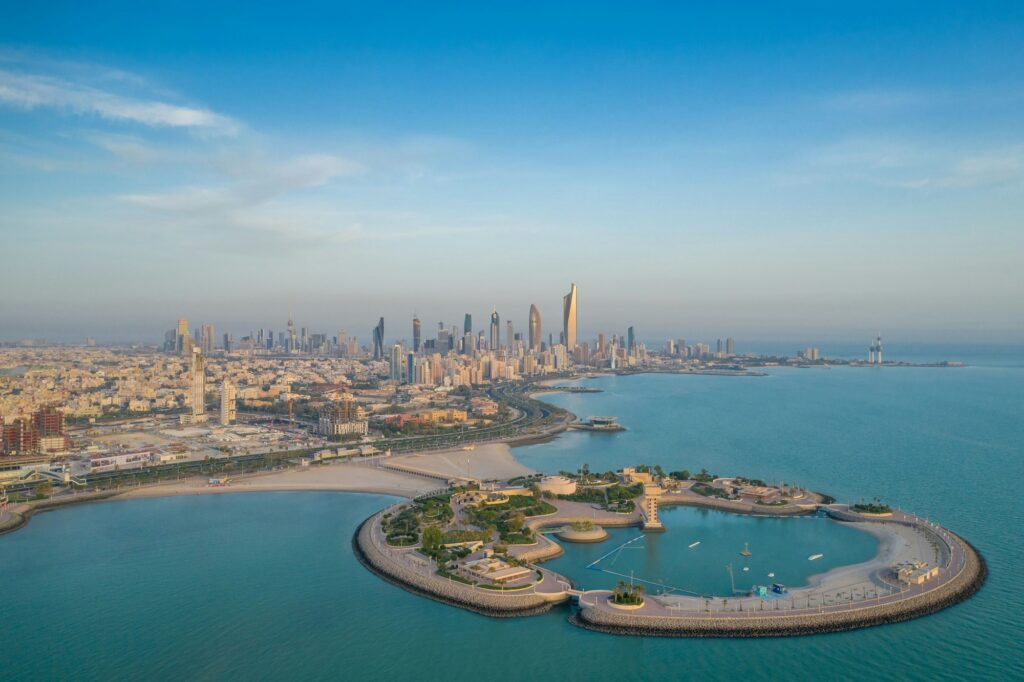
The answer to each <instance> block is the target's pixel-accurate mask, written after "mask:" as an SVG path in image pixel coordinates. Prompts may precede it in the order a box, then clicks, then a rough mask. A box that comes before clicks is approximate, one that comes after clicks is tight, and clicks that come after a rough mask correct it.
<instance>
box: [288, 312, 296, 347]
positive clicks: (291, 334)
mask: <svg viewBox="0 0 1024 682" xmlns="http://www.w3.org/2000/svg"><path fill="white" fill-rule="evenodd" d="M297 344H298V335H297V334H296V333H295V320H293V319H292V314H291V312H290V311H289V313H288V338H287V339H286V340H285V350H287V351H293V350H295V346H296V345H297Z"/></svg>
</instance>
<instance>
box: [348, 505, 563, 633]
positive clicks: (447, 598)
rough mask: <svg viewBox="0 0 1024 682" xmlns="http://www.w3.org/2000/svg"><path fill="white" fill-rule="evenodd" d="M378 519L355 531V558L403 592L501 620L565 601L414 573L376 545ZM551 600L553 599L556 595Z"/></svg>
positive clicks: (526, 614)
mask: <svg viewBox="0 0 1024 682" xmlns="http://www.w3.org/2000/svg"><path fill="white" fill-rule="evenodd" d="M379 516H380V514H375V515H374V516H371V517H370V518H369V519H367V520H366V521H364V522H363V523H362V524H361V525H360V526H359V528H358V529H356V532H355V535H354V536H353V537H352V548H353V550H354V551H355V555H356V558H357V559H358V560H359V562H360V563H361V564H363V565H364V566H365V567H366V568H367V569H369V570H370V571H371V572H373V573H375V574H376V575H378V576H379V577H381V578H383V579H384V580H387V581H388V582H390V583H392V584H394V585H397V586H399V587H401V588H403V589H406V590H409V591H410V592H414V593H416V594H419V595H422V596H425V597H429V598H430V599H434V600H436V601H440V602H444V603H446V604H452V605H454V606H459V607H462V608H464V609H468V610H470V611H475V612H476V613H481V614H484V615H487V616H496V617H499V618H504V617H512V616H528V615H534V614H538V613H544V612H546V611H548V610H550V609H551V607H552V606H553V605H554V603H556V602H557V601H564V600H565V599H566V597H564V596H561V597H557V598H555V600H554V601H552V600H549V599H547V598H545V597H544V596H543V595H539V594H535V593H529V594H509V593H502V592H500V591H494V590H485V589H483V588H478V587H474V586H471V585H466V584H464V583H460V582H458V581H455V580H446V579H445V578H443V577H441V576H438V575H430V576H426V575H423V574H422V573H418V572H416V571H413V570H411V569H409V568H407V567H405V566H403V565H402V564H400V563H399V562H397V561H395V560H394V559H393V558H392V557H390V556H388V554H387V553H386V552H385V551H383V550H382V549H381V548H380V547H379V546H378V545H377V544H376V543H375V542H374V541H373V537H372V535H371V534H372V532H373V525H374V524H375V523H377V522H378V520H379ZM552 596H553V597H554V595H552Z"/></svg>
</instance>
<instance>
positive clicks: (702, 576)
mask: <svg viewBox="0 0 1024 682" xmlns="http://www.w3.org/2000/svg"><path fill="white" fill-rule="evenodd" d="M661 515H662V520H663V521H664V523H665V528H666V532H664V533H640V531H639V530H638V529H636V528H613V529H608V534H609V538H608V539H607V540H605V541H604V542H601V543H593V544H589V543H588V544H571V543H562V546H563V548H564V550H565V554H563V555H562V556H560V557H558V558H557V559H553V560H552V561H549V562H546V563H545V568H550V569H551V570H553V571H556V572H558V573H561V574H562V575H564V576H566V577H568V578H570V579H572V580H573V581H574V583H576V585H577V586H579V587H581V588H584V589H602V588H611V587H612V586H614V585H615V583H616V582H618V581H619V580H626V581H629V580H630V579H631V577H632V578H633V579H634V580H636V581H637V582H638V583H642V584H644V585H645V587H646V589H647V590H648V592H650V593H652V594H657V593H660V592H662V591H665V592H676V593H681V594H701V595H704V594H707V595H719V596H729V595H730V594H731V593H732V583H731V582H730V578H729V572H728V569H727V568H726V567H727V566H728V565H730V564H731V565H732V569H733V575H734V579H735V586H736V589H739V590H743V591H748V590H749V589H750V588H751V587H752V586H753V585H765V584H768V585H770V584H772V583H776V582H777V583H783V584H785V585H787V586H789V587H799V586H801V585H804V584H806V583H807V579H808V578H809V577H810V576H812V575H815V574H819V573H824V572H825V571H828V570H829V569H831V568H834V567H837V566H845V565H850V564H856V563H860V562H862V561H868V560H869V559H871V558H872V557H873V556H874V555H875V553H876V551H877V549H878V541H877V540H876V538H875V537H874V536H873V535H870V534H868V533H865V532H863V531H860V530H856V529H855V528H852V527H850V526H847V525H844V524H842V523H838V522H835V521H831V520H829V519H827V518H823V517H816V516H799V517H792V518H768V517H759V516H746V515H741V514H731V513H728V512H721V511H714V510H708V509H700V508H694V507H679V506H676V507H663V508H662V510H661ZM641 535H642V537H640V539H638V540H634V538H637V536H641ZM630 540H633V542H630V543H629V544H628V545H625V546H622V545H623V544H624V543H626V542H628V541H630ZM697 542H699V543H700V544H698V545H695V546H693V547H690V545H691V544H693V543H697ZM745 547H747V548H749V551H750V556H749V557H745V556H741V554H740V552H742V551H743V550H744V548H745ZM616 548H619V549H616ZM609 553H610V554H609ZM817 554H821V555H823V556H822V557H821V558H820V559H817V560H815V561H809V560H808V557H810V556H812V555H817ZM602 557H603V558H602ZM594 562H597V563H596V564H595V563H594ZM592 564H593V565H592ZM744 568H748V569H749V570H747V571H744V570H743V569H744ZM769 573H774V577H770V576H769V575H768V574H769Z"/></svg>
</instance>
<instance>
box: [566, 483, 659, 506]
mask: <svg viewBox="0 0 1024 682" xmlns="http://www.w3.org/2000/svg"><path fill="white" fill-rule="evenodd" d="M643 492H644V487H643V485H642V484H640V483H635V484H633V485H629V486H626V485H622V484H621V483H616V484H615V485H610V486H608V487H607V488H579V489H577V490H576V492H574V493H573V494H572V495H559V496H558V497H559V499H562V500H571V501H573V502H590V503H592V504H600V505H602V506H603V507H605V508H607V507H608V506H609V505H620V506H621V505H622V504H623V503H625V502H627V501H631V500H633V499H634V498H637V497H639V496H640V495H642V494H643Z"/></svg>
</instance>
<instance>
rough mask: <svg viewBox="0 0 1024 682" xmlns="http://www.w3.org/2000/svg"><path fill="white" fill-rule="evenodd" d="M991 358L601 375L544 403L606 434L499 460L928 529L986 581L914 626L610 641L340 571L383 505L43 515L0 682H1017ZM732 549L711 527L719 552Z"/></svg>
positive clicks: (1017, 515)
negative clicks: (860, 508) (856, 512)
mask: <svg viewBox="0 0 1024 682" xmlns="http://www.w3.org/2000/svg"><path fill="white" fill-rule="evenodd" d="M995 364H996V365H998V366H988V367H982V366H977V367H969V368H965V369H956V370H939V369H929V370H924V369H922V370H916V369H894V370H889V369H883V370H881V371H870V370H831V371H824V370H778V371H775V372H773V373H772V376H770V377H762V378H729V377H686V376H684V377H679V376H662V375H642V376H634V377H623V378H611V379H601V380H599V381H598V382H596V385H600V386H602V387H604V388H606V389H607V392H605V393H600V394H589V395H571V396H570V395H560V396H553V397H551V398H550V399H551V400H552V401H553V402H558V403H559V404H562V405H565V406H566V407H569V408H570V409H573V410H574V411H576V412H578V413H580V414H583V415H586V414H614V415H617V416H618V417H619V418H620V419H621V420H622V422H623V423H624V424H625V425H626V426H627V427H629V429H630V430H629V431H627V432H625V433H621V434H618V435H615V436H610V437H609V436H604V437H601V436H597V435H593V434H587V433H572V434H567V435H566V436H565V437H564V438H560V439H558V440H556V441H554V442H552V443H547V444H543V445H538V446H531V447H528V448H518V449H517V450H516V454H517V456H519V457H521V458H522V459H523V460H524V461H525V462H526V463H527V464H529V465H531V466H535V467H538V468H540V469H543V470H546V471H557V470H558V469H562V468H571V469H575V468H576V467H578V466H579V464H581V463H583V462H587V463H589V464H590V466H591V468H595V469H597V468H616V467H619V466H622V465H623V464H630V463H637V462H651V463H654V462H660V463H661V464H662V465H663V466H665V467H666V468H676V467H683V466H685V467H688V468H690V469H691V470H692V469H699V468H700V467H701V466H706V467H708V468H709V469H711V470H713V471H716V472H719V473H727V472H739V473H745V474H747V475H751V476H756V477H760V478H766V479H773V480H775V479H786V480H794V481H799V482H801V483H803V484H805V485H809V486H812V487H814V488H817V489H820V490H824V491H826V492H830V493H832V494H834V495H836V496H837V497H839V498H841V499H848V498H849V499H856V498H858V497H860V496H862V495H863V496H870V495H879V496H880V497H882V498H884V499H886V500H888V501H892V502H894V503H897V504H900V505H903V506H906V507H907V508H911V509H914V510H917V511H920V512H922V513H925V514H928V515H930V516H933V517H934V518H935V519H937V520H938V521H940V522H942V523H944V524H946V525H948V526H949V527H951V528H952V529H954V530H956V531H958V532H960V533H961V534H963V535H964V536H965V537H967V538H969V539H970V540H971V541H972V542H974V543H975V544H976V545H977V546H978V548H979V549H980V550H981V551H982V552H983V553H984V555H985V556H986V558H987V559H988V561H989V565H990V569H991V572H992V575H991V578H990V580H989V582H988V584H987V585H986V586H985V588H984V589H983V590H982V591H981V593H979V594H978V595H977V596H976V597H974V598H973V599H971V600H970V601H968V602H966V603H964V604H961V605H959V606H957V607H955V608H952V609H949V610H946V611H943V612H941V613H939V614H936V615H933V616H930V617H927V618H923V619H918V620H915V621H912V622H908V623H901V624H897V625H891V626H885V627H879V628H870V629H866V630H860V631H856V632H850V633H842V634H833V635H823V636H816V637H804V638H791V639H772V640H681V639H644V638H634V637H612V636H607V635H600V634H596V633H591V632H588V631H585V630H580V629H577V628H574V627H572V626H571V625H569V624H568V623H567V622H566V615H567V612H566V611H565V610H556V611H554V612H552V613H550V614H547V615H544V616H540V617H535V618H525V619H500V620H499V619H490V618H486V617H483V616H477V615H474V614H470V613H466V612H464V611H461V610H458V609H455V608H451V607H448V606H444V605H441V604H437V603H434V602H431V601H427V600H425V599H422V598H419V597H415V596H413V595H410V594H408V593H406V592H403V591H402V590H399V589H397V588H395V587H393V586H391V585H388V584H386V583H383V582H382V581H380V580H378V579H376V578H375V577H374V576H372V575H370V574H369V573H367V572H366V571H365V570H363V569H362V568H361V567H360V566H359V564H358V563H357V562H356V561H355V560H354V559H353V558H352V555H351V550H350V539H351V534H352V532H353V530H354V529H355V527H356V525H357V524H358V523H359V522H360V521H361V520H362V519H363V518H365V517H366V516H367V515H369V514H370V513H371V512H373V511H374V510H376V509H378V508H380V507H381V506H383V505H385V504H386V503H387V502H388V501H389V498H385V497H381V496H373V495H348V494H331V493H276V494H244V495H241V494H240V495H219V496H200V497H189V498H173V499H150V500H138V501H131V502H109V503H102V504H95V505H89V506H85V507H79V508H74V509H67V510H61V511H58V512H54V513H49V514H43V515H40V516H38V517H36V518H34V519H33V520H32V522H31V524H30V525H29V527H28V528H26V529H25V530H22V531H19V532H16V533H13V534H10V535H7V536H3V537H0V584H2V585H3V599H2V601H0V608H2V623H3V627H2V636H0V679H5V680H6V679H10V680H23V679H104V680H107V679H190V680H191V679H222V678H225V677H231V678H235V679H326V678H333V679H339V678H340V679H421V680H442V679H443V680H451V679H471V678H474V679H478V678H479V676H480V675H482V674H484V675H486V674H488V672H487V671H494V670H504V669H507V667H506V666H509V665H515V666H522V668H521V669H522V672H521V673H516V675H515V676H517V677H525V678H532V679H565V680H575V679H588V680H623V679H651V678H654V677H658V678H661V679H679V678H683V677H687V678H689V677H703V678H707V679H729V680H736V679H742V680H768V679H779V678H781V677H786V678H787V679H792V680H812V679H814V680H822V679H827V680H833V679H856V680H916V679H931V680H967V679H970V680H973V679H992V680H1005V679H1024V662H1022V661H1024V648H1022V644H1021V642H1022V640H1024V627H1022V624H1021V623H1022V618H1021V615H1020V614H1021V613H1024V589H1022V585H1021V572H1022V570H1024V569H1022V566H1021V562H1022V558H1024V552H1022V549H1021V537H1020V529H1021V521H1022V517H1024V514H1022V512H1021V504H1020V502H1019V500H1018V497H1019V489H1020V484H1021V482H1022V481H1024V454H1022V448H1024V446H1022V444H1024V368H1022V365H1024V363H1021V362H1020V361H1019V358H1018V359H1017V360H1016V361H1015V366H1013V365H1014V363H1008V364H1003V363H1001V362H1000V363H995ZM687 514H694V512H690V511H685V510H682V509H680V510H678V511H675V512H670V519H671V521H670V522H671V523H673V524H675V523H676V519H677V518H678V520H679V523H680V524H682V523H683V522H684V521H686V518H685V517H686V515H687ZM674 515H679V516H674ZM710 518H712V519H713V518H714V517H710ZM790 521H792V522H793V523H815V522H813V521H807V522H803V521H799V520H795V519H794V520H790ZM779 523H782V522H779ZM627 532H628V531H624V532H623V533H627ZM733 532H736V533H737V534H738V535H737V536H736V537H735V538H733V536H732V535H731V534H732V533H733ZM746 534H748V532H747V530H746V529H743V528H742V527H741V528H740V529H739V530H738V531H729V532H728V533H727V536H728V537H730V538H732V539H731V540H730V541H729V542H728V543H727V544H730V545H731V544H733V540H736V541H742V539H741V538H740V537H739V536H743V535H746ZM668 536H669V534H668V533H667V534H666V535H665V539H667V538H668ZM627 537H628V536H627ZM661 541H662V540H661V539H659V540H658V542H661ZM607 546H608V547H609V548H610V547H611V545H607ZM752 549H754V546H753V544H752ZM723 551H724V550H723ZM801 551H803V550H801ZM709 570H710V569H709ZM709 575H710V573H709Z"/></svg>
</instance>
